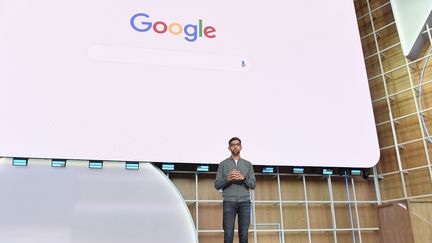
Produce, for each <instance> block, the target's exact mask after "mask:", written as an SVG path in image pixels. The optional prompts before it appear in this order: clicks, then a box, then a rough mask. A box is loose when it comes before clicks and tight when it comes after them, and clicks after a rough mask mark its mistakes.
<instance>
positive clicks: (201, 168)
mask: <svg viewBox="0 0 432 243" xmlns="http://www.w3.org/2000/svg"><path fill="white" fill-rule="evenodd" d="M196 170H197V171H200V172H207V171H209V166H208V165H198V166H197V169H196Z"/></svg>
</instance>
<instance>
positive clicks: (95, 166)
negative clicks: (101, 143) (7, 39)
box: [89, 160, 103, 169]
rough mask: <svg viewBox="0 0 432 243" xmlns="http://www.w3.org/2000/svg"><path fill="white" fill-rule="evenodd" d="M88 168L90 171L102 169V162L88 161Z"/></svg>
mask: <svg viewBox="0 0 432 243" xmlns="http://www.w3.org/2000/svg"><path fill="white" fill-rule="evenodd" d="M89 168H90V169H102V168H103V162H102V161H100V160H90V161H89Z"/></svg>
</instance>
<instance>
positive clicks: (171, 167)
mask: <svg viewBox="0 0 432 243" xmlns="http://www.w3.org/2000/svg"><path fill="white" fill-rule="evenodd" d="M162 170H165V171H173V170H174V164H162Z"/></svg>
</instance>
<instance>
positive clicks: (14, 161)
mask: <svg viewBox="0 0 432 243" xmlns="http://www.w3.org/2000/svg"><path fill="white" fill-rule="evenodd" d="M27 163H28V159H23V158H13V159H12V165H13V166H27Z"/></svg>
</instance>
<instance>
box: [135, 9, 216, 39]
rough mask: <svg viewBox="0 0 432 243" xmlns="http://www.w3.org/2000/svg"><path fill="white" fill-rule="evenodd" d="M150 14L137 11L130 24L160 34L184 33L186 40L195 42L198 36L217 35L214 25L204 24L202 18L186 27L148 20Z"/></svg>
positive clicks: (137, 28) (209, 36)
mask: <svg viewBox="0 0 432 243" xmlns="http://www.w3.org/2000/svg"><path fill="white" fill-rule="evenodd" d="M149 18H150V16H149V15H148V14H145V13H137V14H135V15H134V16H132V18H131V20H130V25H131V26H132V28H133V29H134V30H136V31H138V32H147V31H150V30H153V31H154V32H156V33H158V34H164V33H167V32H169V33H171V34H173V35H181V34H182V33H184V35H186V36H185V37H184V39H185V40H187V41H189V42H194V41H196V40H197V39H198V37H207V38H209V39H213V38H215V37H216V29H215V28H214V27H213V26H203V21H202V19H200V20H198V24H197V25H196V24H187V25H185V26H184V27H183V26H182V25H181V24H179V23H170V24H167V23H165V22H163V21H160V20H159V21H156V22H154V23H152V22H151V21H148V19H149Z"/></svg>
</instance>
